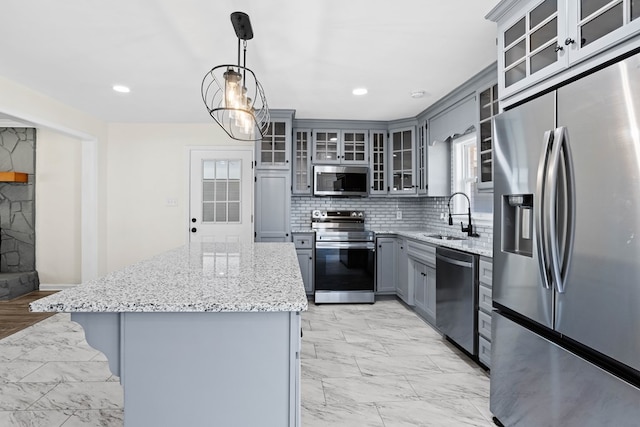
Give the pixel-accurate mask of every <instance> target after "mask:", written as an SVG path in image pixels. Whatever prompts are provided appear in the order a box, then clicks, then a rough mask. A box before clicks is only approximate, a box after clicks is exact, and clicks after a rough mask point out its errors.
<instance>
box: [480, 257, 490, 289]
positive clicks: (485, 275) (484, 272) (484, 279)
mask: <svg viewBox="0 0 640 427" xmlns="http://www.w3.org/2000/svg"><path fill="white" fill-rule="evenodd" d="M478 266H479V272H478V280H479V281H480V283H482V284H483V285H485V286H487V287H489V288H490V287H491V284H492V281H493V263H492V262H491V261H487V260H484V259H482V258H481V259H480V263H479V264H478Z"/></svg>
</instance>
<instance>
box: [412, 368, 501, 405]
mask: <svg viewBox="0 0 640 427" xmlns="http://www.w3.org/2000/svg"><path fill="white" fill-rule="evenodd" d="M407 380H408V381H409V384H411V386H412V387H413V389H414V390H415V391H416V393H417V394H418V395H419V396H420V398H421V399H433V400H446V399H460V398H485V399H488V397H489V378H488V377H487V376H486V375H477V374H474V373H435V372H434V373H429V374H426V375H414V376H410V377H409V376H408V377H407Z"/></svg>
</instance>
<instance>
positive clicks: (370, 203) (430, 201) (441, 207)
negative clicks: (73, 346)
mask: <svg viewBox="0 0 640 427" xmlns="http://www.w3.org/2000/svg"><path fill="white" fill-rule="evenodd" d="M314 209H319V210H340V209H352V210H362V211H364V212H365V217H366V220H365V221H366V226H367V228H370V229H387V230H389V229H391V230H393V229H394V228H404V229H409V228H414V229H429V230H432V231H433V232H437V233H443V234H453V235H456V234H457V235H463V233H462V231H461V230H460V221H459V220H458V221H456V223H455V225H452V226H450V225H449V224H448V223H447V219H444V220H443V219H440V216H441V214H442V213H447V198H446V197H383V198H376V197H368V198H362V199H358V198H340V197H310V196H293V197H292V198H291V228H292V229H306V228H311V211H312V210H314ZM397 211H401V212H402V219H396V212H397ZM472 217H473V215H472ZM463 222H465V223H466V221H464V220H463ZM474 227H475V228H476V230H477V232H478V234H480V240H482V241H484V242H487V243H491V241H492V240H493V228H492V227H491V226H487V225H484V224H483V225H477V224H475V225H474Z"/></svg>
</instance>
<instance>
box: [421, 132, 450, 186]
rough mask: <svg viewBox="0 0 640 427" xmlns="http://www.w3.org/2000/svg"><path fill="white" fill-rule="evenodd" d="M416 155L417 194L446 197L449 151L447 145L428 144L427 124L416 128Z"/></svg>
mask: <svg viewBox="0 0 640 427" xmlns="http://www.w3.org/2000/svg"><path fill="white" fill-rule="evenodd" d="M416 154H417V156H416V166H417V167H416V169H417V182H418V184H417V186H418V194H422V195H425V196H430V197H444V196H448V195H449V194H450V193H451V149H450V146H449V144H448V143H440V144H429V128H428V125H427V122H423V123H421V124H420V125H419V126H418V140H417V147H416Z"/></svg>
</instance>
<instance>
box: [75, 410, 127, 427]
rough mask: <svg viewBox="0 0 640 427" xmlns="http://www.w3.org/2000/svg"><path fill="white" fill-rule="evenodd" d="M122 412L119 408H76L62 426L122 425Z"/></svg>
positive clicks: (110, 426)
mask: <svg viewBox="0 0 640 427" xmlns="http://www.w3.org/2000/svg"><path fill="white" fill-rule="evenodd" d="M123 425H124V412H123V411H122V410H121V409H114V410H111V409H98V410H78V411H75V412H74V413H73V415H71V416H70V417H69V419H68V420H67V421H66V422H65V423H64V424H63V427H122V426H123Z"/></svg>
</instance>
